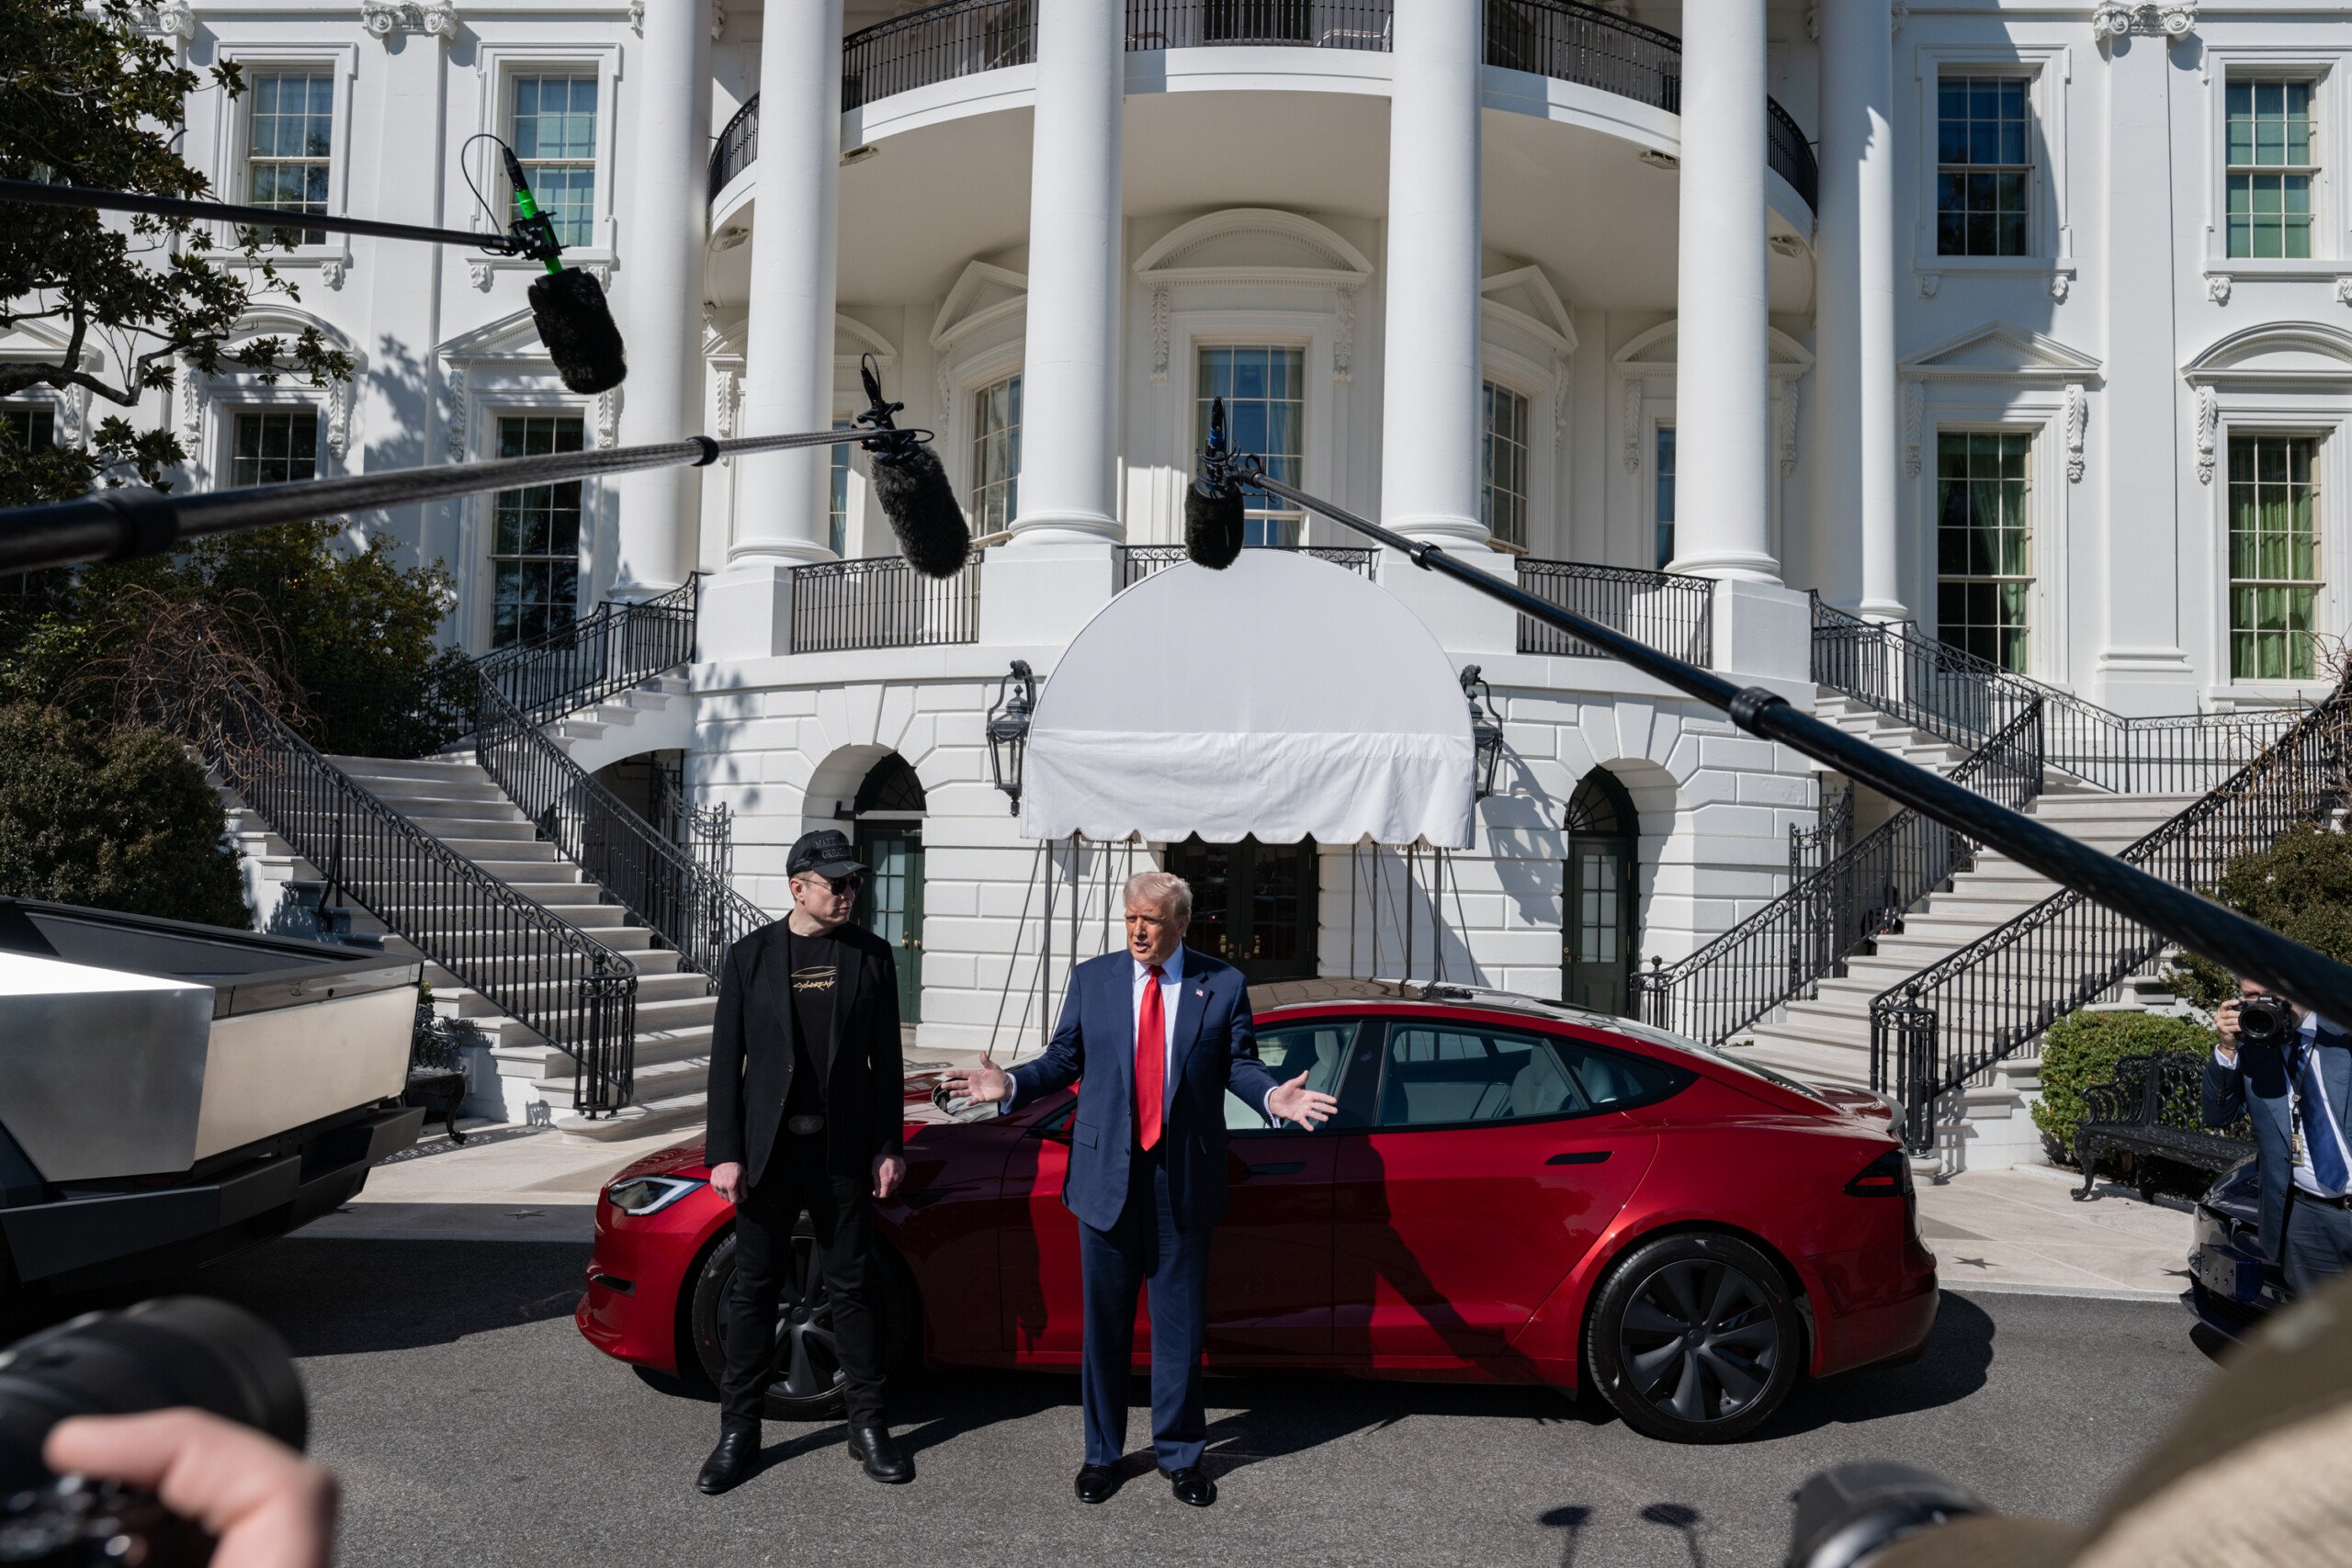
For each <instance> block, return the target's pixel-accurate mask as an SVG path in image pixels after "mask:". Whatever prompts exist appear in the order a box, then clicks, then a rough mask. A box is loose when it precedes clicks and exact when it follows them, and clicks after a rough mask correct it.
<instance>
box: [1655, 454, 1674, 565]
mask: <svg viewBox="0 0 2352 1568" xmlns="http://www.w3.org/2000/svg"><path fill="white" fill-rule="evenodd" d="M1651 467H1652V468H1653V469H1654V470H1655V471H1656V473H1657V502H1656V508H1657V569H1658V570H1660V571H1664V570H1666V567H1667V563H1668V561H1671V560H1672V559H1673V558H1674V426H1672V425H1670V424H1661V425H1659V426H1658V427H1657V461H1656V462H1655V463H1654V464H1652V465H1651Z"/></svg>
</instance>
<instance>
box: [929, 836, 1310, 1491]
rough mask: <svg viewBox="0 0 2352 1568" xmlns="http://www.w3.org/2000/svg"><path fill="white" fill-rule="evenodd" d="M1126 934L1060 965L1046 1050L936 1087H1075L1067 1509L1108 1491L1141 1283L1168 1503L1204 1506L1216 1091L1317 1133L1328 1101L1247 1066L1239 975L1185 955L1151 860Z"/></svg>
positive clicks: (1219, 1202) (1027, 1095) (1222, 1199)
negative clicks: (1072, 1429) (1074, 1478)
mask: <svg viewBox="0 0 2352 1568" xmlns="http://www.w3.org/2000/svg"><path fill="white" fill-rule="evenodd" d="M1126 907H1127V946H1126V951H1125V952H1124V953H1104V954H1103V956H1102V957H1100V958H1092V959H1089V960H1088V961H1087V962H1086V963H1084V964H1080V965H1079V966H1078V969H1077V971H1076V972H1075V973H1074V974H1072V975H1071V976H1070V984H1069V1000H1068V1001H1067V1002H1065V1003H1064V1004H1063V1007H1062V1016H1061V1022H1060V1024H1059V1025H1058V1026H1057V1028H1056V1029H1055V1031H1054V1037H1053V1039H1052V1041H1051V1042H1050V1043H1048V1044H1047V1045H1046V1053H1045V1055H1042V1056H1040V1057H1038V1058H1037V1059H1036V1060H1035V1061H1034V1062H1028V1063H1024V1064H1023V1065H1022V1066H1019V1067H1016V1068H1014V1069H1013V1070H1012V1071H1011V1072H1009V1073H1008V1072H1006V1071H1005V1070H1004V1069H1003V1068H1001V1067H999V1066H997V1065H996V1064H995V1063H994V1062H988V1061H984V1062H982V1063H981V1064H980V1066H978V1067H975V1068H973V1069H972V1070H971V1071H969V1072H962V1073H950V1074H948V1075H947V1087H948V1089H949V1091H950V1092H951V1093H955V1094H959V1095H964V1096H967V1097H969V1098H970V1099H973V1100H994V1101H997V1102H999V1103H1000V1104H1001V1105H1002V1106H1003V1108H1004V1109H1005V1110H1006V1111H1010V1110H1012V1108H1013V1107H1014V1106H1015V1105H1017V1104H1019V1103H1020V1102H1021V1101H1023V1100H1035V1099H1036V1098H1037V1096H1039V1095H1041V1094H1049V1093H1051V1092H1053V1091H1054V1090H1055V1089H1062V1088H1065V1087H1067V1086H1068V1085H1069V1084H1071V1083H1073V1082H1075V1083H1077V1084H1078V1086H1079V1089H1078V1114H1077V1116H1076V1117H1075V1118H1074V1119H1073V1120H1072V1122H1071V1123H1070V1151H1069V1175H1068V1176H1067V1177H1065V1178H1064V1179H1063V1182H1062V1202H1063V1203H1064V1204H1065V1205H1067V1206H1068V1207H1069V1211H1070V1213H1073V1214H1075V1215H1076V1216H1077V1217H1078V1235H1079V1263H1080V1272H1081V1274H1082V1275H1083V1278H1084V1281H1085V1296H1086V1333H1085V1354H1084V1358H1083V1361H1082V1364H1081V1367H1080V1379H1079V1386H1080V1398H1081V1401H1082V1403H1083V1404H1084V1406H1085V1412H1086V1462H1085V1464H1084V1465H1083V1466H1081V1467H1080V1470H1079V1472H1078V1497H1079V1501H1080V1502H1081V1503H1100V1502H1102V1501H1103V1500H1104V1499H1105V1498H1107V1497H1109V1496H1110V1495H1111V1494H1112V1493H1113V1492H1114V1491H1116V1490H1117V1488H1118V1481H1117V1472H1116V1471H1115V1469H1114V1467H1115V1466H1116V1465H1117V1464H1118V1462H1119V1458H1120V1456H1121V1455H1122V1454H1123V1453H1124V1452H1125V1450H1126V1443H1127V1380H1128V1377H1129V1375H1130V1366H1131V1358H1132V1356H1133V1355H1134V1351H1135V1324H1136V1295H1137V1293H1138V1291H1139V1289H1140V1288H1141V1287H1142V1286H1143V1285H1144V1284H1145V1283H1146V1282H1147V1281H1148V1282H1149V1285H1150V1288H1151V1437H1152V1448H1153V1450H1154V1452H1155V1454H1156V1456H1157V1458H1158V1460H1159V1469H1160V1472H1161V1473H1162V1474H1164V1475H1166V1476H1167V1477H1168V1481H1169V1484H1170V1488H1171V1489H1172V1490H1173V1491H1174V1493H1175V1495H1176V1497H1177V1499H1178V1500H1179V1501H1181V1502H1184V1503H1189V1504H1191V1505H1192V1506H1194V1507H1196V1508H1205V1507H1207V1506H1209V1505H1210V1504H1212V1503H1214V1502H1216V1486H1215V1485H1214V1484H1213V1483H1211V1482H1210V1480H1209V1478H1208V1477H1207V1476H1206V1475H1205V1474H1204V1473H1203V1472H1202V1470H1201V1450H1202V1449H1203V1448H1204V1446H1205V1445H1206V1443H1207V1439H1208V1419H1207V1416H1206V1415H1205V1414H1204V1412H1203V1410H1202V1408H1201V1345H1202V1341H1203V1338H1204V1335H1205V1331H1206V1327H1207V1318H1208V1273H1209V1267H1208V1265H1209V1230H1210V1227H1212V1226H1213V1225H1215V1224H1216V1222H1217V1221H1218V1219H1220V1218H1221V1217H1222V1216H1223V1215H1224V1213H1225V1207H1226V1184H1225V1093H1226V1090H1227V1089H1231V1090H1232V1091H1233V1092H1234V1093H1235V1094H1237V1095H1238V1096H1239V1097H1240V1098H1241V1099H1242V1100H1244V1101H1245V1102H1246V1103H1248V1104H1250V1105H1254V1106H1257V1107H1259V1108H1260V1110H1261V1111H1262V1112H1263V1113H1264V1115H1265V1116H1266V1118H1267V1120H1268V1121H1270V1122H1271V1121H1273V1120H1275V1119H1277V1118H1279V1119H1281V1120H1283V1121H1287V1122H1297V1123H1298V1124H1299V1125H1300V1126H1302V1127H1310V1128H1311V1127H1314V1126H1316V1125H1317V1123H1319V1122H1322V1121H1323V1120H1324V1119H1326V1118H1327V1117H1329V1115H1330V1114H1331V1112H1332V1111H1333V1110H1335V1109H1336V1108H1337V1106H1338V1101H1336V1100H1333V1099H1332V1098H1331V1097H1330V1096H1329V1095H1328V1094H1322V1093H1318V1092H1317V1091H1315V1090H1312V1089H1308V1088H1307V1087H1306V1074H1305V1073H1301V1074H1299V1076H1298V1077H1295V1078H1293V1079H1292V1080H1291V1081H1290V1082H1288V1083H1277V1082H1276V1081H1275V1079H1274V1075H1273V1074H1272V1073H1270V1072H1268V1071H1267V1070H1266V1068H1265V1066H1264V1064H1262V1063H1261V1062H1260V1061H1259V1060H1258V1042H1257V1036H1256V1034H1255V1032H1253V1031H1252V1028H1251V1025H1250V998H1249V993H1248V990H1247V987H1245V986H1244V984H1243V981H1242V978H1241V972H1240V971H1239V970H1238V969H1236V968H1234V967H1233V965H1231V964H1225V963H1221V962H1219V961H1218V960H1216V959H1214V958H1211V957H1209V956H1207V955H1206V954H1204V953H1193V952H1188V951H1187V950H1186V949H1185V947H1184V945H1183V942H1184V931H1185V929H1186V927H1187V926H1189V925H1190V924H1191V921H1192V916H1193V890H1192V889H1191V888H1190V887H1189V886H1186V885H1185V883H1184V880H1183V878H1182V877H1179V876H1171V875H1170V874H1168V873H1166V872H1164V871H1148V872H1143V873H1140V874H1137V875H1136V876H1133V877H1130V878H1128V880H1127V887H1126Z"/></svg>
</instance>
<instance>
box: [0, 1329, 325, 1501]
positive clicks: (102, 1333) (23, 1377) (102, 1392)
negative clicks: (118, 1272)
mask: <svg viewBox="0 0 2352 1568" xmlns="http://www.w3.org/2000/svg"><path fill="white" fill-rule="evenodd" d="M178 1405H193V1406H195V1407H196V1408H197V1409H199V1410H207V1411H209V1412H211V1413H212V1414H213V1415H215V1416H221V1417H224V1418H225V1419H227V1420H231V1421H236V1422H241V1423H243V1425H245V1426H248V1427H254V1428H256V1429H258V1430H260V1431H264V1432H266V1433H268V1434H269V1435H270V1436H271V1437H273V1438H277V1440H278V1441H280V1442H282V1443H284V1444H286V1445H287V1446H288V1447H289V1448H294V1449H300V1448H301V1447H303V1446H304V1443H305V1442H306V1440H307V1439H308V1438H309V1436H310V1425H311V1416H310V1407H309V1405H308V1404H307V1403H306V1402H305V1401H304V1399H303V1397H302V1380H301V1378H300V1376H299V1375H298V1374H297V1373H296V1372H295V1371H294V1362H293V1359H292V1358H291V1357H290V1356H289V1355H288V1352H287V1349H286V1342H285V1341H284V1340H282V1339H280V1338H279V1337H277V1331H276V1330H275V1329H273V1328H271V1327H270V1326H269V1325H267V1324H266V1323H264V1322H263V1321H262V1320H261V1319H259V1318H257V1317H255V1316H254V1314H251V1313H249V1312H246V1311H244V1310H243V1308H241V1307H233V1306H231V1305H230V1304H229V1303H226V1302H217V1301H209V1300H206V1299H205V1298H203V1297H200V1296H174V1297H167V1298H165V1299H163V1300H160V1301H153V1302H144V1303H141V1304H140V1305H138V1306H135V1307H132V1308H131V1309H130V1311H129V1312H125V1313H119V1314H101V1313H91V1314H87V1315H85V1316H83V1317H77V1318H75V1319H74V1321H72V1322H71V1323H66V1324H62V1325H59V1326H57V1327H55V1328H51V1329H48V1330H46V1331H44V1332H42V1333H40V1334H36V1335H33V1336H31V1337H29V1338H26V1339H20V1340H18V1341H17V1343H16V1344H14V1345H12V1346H10V1347H8V1348H6V1350H0V1497H4V1496H6V1495H10V1494H12V1493H16V1492H19V1491H23V1490H25V1489H28V1488H30V1487H34V1486H38V1485H40V1483H42V1482H43V1481H45V1480H47V1479H48V1477H49V1470H48V1467H47V1466H45V1465H43V1464H42V1463H41V1459H40V1448H41V1444H42V1442H43V1441H44V1440H46V1439H47V1438H48V1436H49V1429H50V1428H51V1427H54V1426H55V1425H57V1423H58V1422H60V1421H62V1420H64V1419H65V1418H66V1417H68V1416H128V1415H132V1414H135V1413H137V1412H140V1411H144V1410H164V1409H169V1408H172V1407H175V1406H178Z"/></svg>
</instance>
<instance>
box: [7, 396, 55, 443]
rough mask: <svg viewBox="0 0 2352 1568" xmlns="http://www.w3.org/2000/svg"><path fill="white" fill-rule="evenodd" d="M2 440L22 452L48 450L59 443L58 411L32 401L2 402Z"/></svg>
mask: <svg viewBox="0 0 2352 1568" xmlns="http://www.w3.org/2000/svg"><path fill="white" fill-rule="evenodd" d="M0 441H6V442H7V443H8V444H9V445H10V446H14V447H16V448H17V450H18V451H21V452H46V451H48V450H49V449H50V448H51V447H52V446H56V445H57V411H56V410H54V409H48V408H40V407H37V406H35V405H33V404H31V403H0Z"/></svg>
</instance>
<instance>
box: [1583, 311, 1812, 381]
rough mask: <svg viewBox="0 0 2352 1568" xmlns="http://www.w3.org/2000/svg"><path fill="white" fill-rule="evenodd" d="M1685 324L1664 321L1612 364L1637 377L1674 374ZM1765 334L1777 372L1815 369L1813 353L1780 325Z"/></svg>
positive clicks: (1620, 352) (1794, 373) (1789, 373)
mask: <svg viewBox="0 0 2352 1568" xmlns="http://www.w3.org/2000/svg"><path fill="white" fill-rule="evenodd" d="M1681 324H1682V323H1681V322H1680V321H1663V322H1660V323H1659V324H1658V325H1657V326H1654V327H1652V328H1651V329H1650V330H1649V331H1647V332H1645V333H1641V334H1640V335H1638V336H1637V337H1635V338H1634V340H1633V341H1632V342H1631V343H1628V344H1626V345H1625V346H1624V347H1623V348H1621V349H1619V350H1618V351H1617V356H1616V358H1615V359H1613V360H1611V364H1613V365H1615V366H1616V367H1617V368H1618V369H1619V370H1620V371H1625V372H1631V373H1632V374H1634V375H1637V376H1647V375H1655V374H1657V373H1660V372H1664V373H1667V374H1672V372H1673V370H1674V363H1675V359H1674V356H1675V344H1676V339H1677V329H1678V328H1679V327H1680V326H1681ZM1764 335H1765V338H1766V343H1767V352H1768V353H1769V354H1770V356H1771V367H1772V373H1773V374H1774V375H1776V376H1781V377H1789V376H1799V375H1802V374H1804V372H1805V371H1807V370H1810V369H1812V368H1813V353H1812V351H1811V350H1810V349H1808V348H1806V347H1805V345H1804V344H1801V343H1799V342H1798V341H1797V340H1796V339H1794V338H1792V337H1791V336H1790V335H1789V334H1788V333H1784V332H1782V331H1781V329H1780V328H1778V327H1767V328H1765V329H1764Z"/></svg>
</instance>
